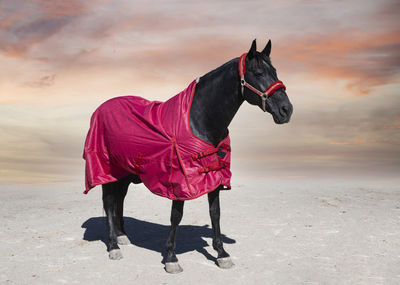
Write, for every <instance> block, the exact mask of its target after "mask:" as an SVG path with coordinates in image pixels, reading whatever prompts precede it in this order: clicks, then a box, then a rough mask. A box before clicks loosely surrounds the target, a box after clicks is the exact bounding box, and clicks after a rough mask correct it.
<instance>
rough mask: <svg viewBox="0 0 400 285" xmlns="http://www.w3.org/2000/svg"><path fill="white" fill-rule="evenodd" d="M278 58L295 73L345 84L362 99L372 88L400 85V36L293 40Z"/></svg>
mask: <svg viewBox="0 0 400 285" xmlns="http://www.w3.org/2000/svg"><path fill="white" fill-rule="evenodd" d="M276 55H277V56H278V57H279V58H280V59H281V60H283V61H284V62H285V63H286V64H287V65H290V66H291V67H293V68H294V69H295V70H296V71H300V72H301V71H303V72H304V71H307V72H310V73H311V74H312V76H313V77H317V78H321V77H323V78H327V79H332V80H336V79H342V80H346V81H347V82H348V83H347V87H348V88H349V89H350V90H352V91H354V92H355V93H357V94H359V95H366V94H368V93H369V92H370V90H371V88H373V87H375V86H381V85H385V84H391V83H398V82H400V77H399V74H400V34H399V33H397V32H385V33H381V34H372V33H366V32H361V31H359V30H351V31H340V32H339V33H334V34H325V35H320V34H314V35H311V36H305V37H304V36H302V37H298V38H291V39H290V43H286V46H283V44H280V46H279V48H278V49H277V50H276Z"/></svg>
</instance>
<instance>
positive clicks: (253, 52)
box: [246, 39, 257, 59]
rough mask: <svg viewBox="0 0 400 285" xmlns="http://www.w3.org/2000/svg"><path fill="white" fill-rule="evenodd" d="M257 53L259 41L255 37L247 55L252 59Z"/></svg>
mask: <svg viewBox="0 0 400 285" xmlns="http://www.w3.org/2000/svg"><path fill="white" fill-rule="evenodd" d="M256 53H257V43H256V40H255V39H254V40H253V42H252V43H251V47H250V50H249V52H248V53H247V57H246V58H248V59H252V58H253V57H255V56H256Z"/></svg>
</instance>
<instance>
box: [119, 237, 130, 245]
mask: <svg viewBox="0 0 400 285" xmlns="http://www.w3.org/2000/svg"><path fill="white" fill-rule="evenodd" d="M117 242H118V244H120V245H128V244H131V241H130V240H129V238H128V237H127V236H126V235H123V236H118V237H117Z"/></svg>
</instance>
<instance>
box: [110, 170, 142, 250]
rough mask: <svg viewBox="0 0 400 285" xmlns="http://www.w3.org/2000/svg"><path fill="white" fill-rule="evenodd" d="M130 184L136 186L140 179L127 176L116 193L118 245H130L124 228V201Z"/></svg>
mask: <svg viewBox="0 0 400 285" xmlns="http://www.w3.org/2000/svg"><path fill="white" fill-rule="evenodd" d="M131 182H133V183H135V184H138V183H140V182H141V181H140V178H139V177H138V176H137V175H135V174H132V175H130V176H127V177H125V178H123V179H122V181H121V184H122V186H121V187H120V188H119V189H120V191H117V220H118V221H119V223H117V225H116V226H117V243H118V244H119V245H128V244H131V241H130V240H129V238H128V236H127V234H126V231H125V228H124V199H125V196H126V193H127V191H128V186H129V184H130V183H131Z"/></svg>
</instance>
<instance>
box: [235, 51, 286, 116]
mask: <svg viewBox="0 0 400 285" xmlns="http://www.w3.org/2000/svg"><path fill="white" fill-rule="evenodd" d="M246 55H247V53H244V54H242V55H241V57H240V58H239V76H240V84H241V85H242V95H243V96H244V87H247V88H249V89H250V90H251V91H253V92H254V93H256V94H257V95H258V96H260V97H261V99H262V108H263V111H264V112H265V111H266V109H265V102H266V101H267V98H268V97H269V96H271V95H272V94H274V92H275V91H276V90H278V89H279V88H283V89H284V90H286V86H285V85H284V84H283V82H282V81H280V80H277V81H275V82H273V83H272V84H271V85H270V86H269V87H268V88H267V89H266V90H265V91H264V92H261V91H260V90H258V89H257V88H254V87H253V86H251V85H250V84H249V83H247V82H246V80H244V73H245V72H246Z"/></svg>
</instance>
